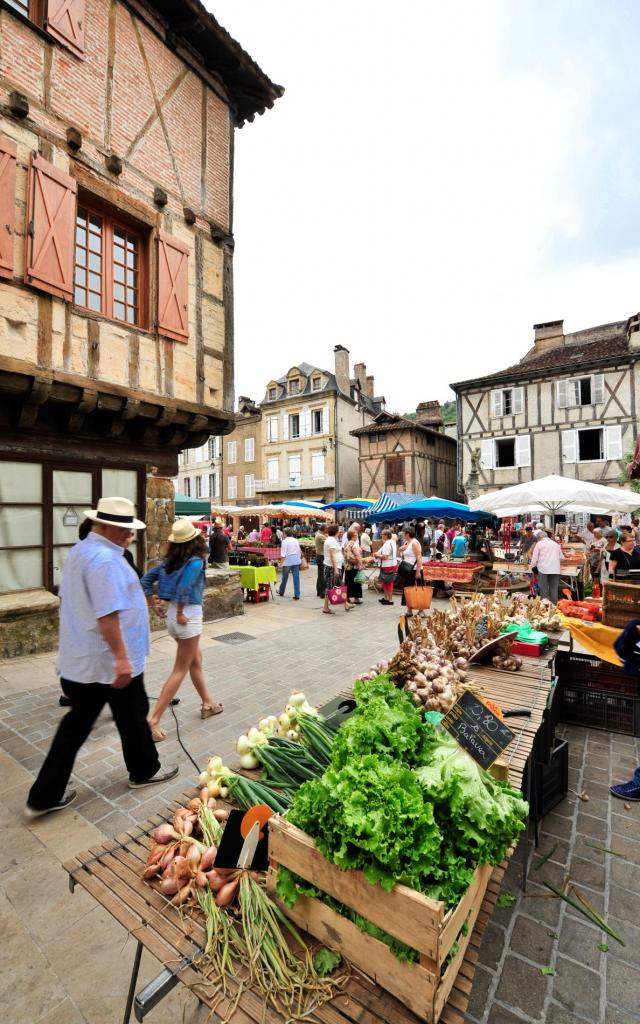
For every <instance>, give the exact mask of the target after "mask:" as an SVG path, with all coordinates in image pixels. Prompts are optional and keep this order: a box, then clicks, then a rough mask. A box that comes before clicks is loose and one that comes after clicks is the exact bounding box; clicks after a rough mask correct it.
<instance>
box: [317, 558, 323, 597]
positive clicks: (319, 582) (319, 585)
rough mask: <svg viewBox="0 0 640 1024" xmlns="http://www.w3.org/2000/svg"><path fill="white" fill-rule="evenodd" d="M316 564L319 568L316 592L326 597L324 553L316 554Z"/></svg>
mask: <svg viewBox="0 0 640 1024" xmlns="http://www.w3.org/2000/svg"><path fill="white" fill-rule="evenodd" d="M316 566H317V569H318V579H317V580H316V594H317V595H318V597H324V555H316Z"/></svg>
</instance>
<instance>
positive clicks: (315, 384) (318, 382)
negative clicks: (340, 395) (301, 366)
mask: <svg viewBox="0 0 640 1024" xmlns="http://www.w3.org/2000/svg"><path fill="white" fill-rule="evenodd" d="M321 387H322V377H314V378H313V379H312V381H311V390H312V391H319V390H320V388H321Z"/></svg>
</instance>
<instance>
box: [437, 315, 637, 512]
mask: <svg viewBox="0 0 640 1024" xmlns="http://www.w3.org/2000/svg"><path fill="white" fill-rule="evenodd" d="M534 331H535V336H534V345H533V347H532V348H531V349H530V350H529V352H527V353H526V355H525V356H524V357H523V358H522V359H521V360H520V362H519V363H516V364H515V365H513V366H511V367H509V368H507V369H506V370H501V371H499V372H497V373H493V374H489V375H487V376H485V377H480V378H476V379H473V380H467V381H462V382H459V383H456V384H452V385H451V387H452V388H453V390H454V391H455V393H456V396H457V428H458V484H459V486H460V488H461V489H463V488H464V484H465V481H466V480H467V479H468V477H469V473H470V471H471V458H472V455H473V453H474V451H475V450H477V451H478V452H479V455H480V480H479V489H480V493H482V492H483V491H492V490H495V489H498V488H501V487H508V486H510V485H511V484H516V483H521V482H523V481H527V480H533V479H536V478H537V477H541V476H547V475H548V474H550V473H557V474H560V475H562V476H568V477H575V478H576V479H580V480H589V481H592V482H596V483H601V484H607V485H610V486H616V485H620V474H621V464H620V459H621V458H622V456H623V454H624V453H625V452H627V451H629V450H632V449H633V447H634V445H635V442H636V438H637V435H638V403H639V401H640V377H639V373H638V365H637V364H638V361H639V360H640V330H639V320H638V317H637V316H634V317H631V318H630V319H629V320H621V321H617V322H615V323H611V324H604V325H601V326H598V327H591V328H587V329H586V330H581V331H575V332H573V333H570V334H565V333H564V329H563V321H561V320H559V321H553V322H550V323H544V324H537V325H536V326H535V327H534Z"/></svg>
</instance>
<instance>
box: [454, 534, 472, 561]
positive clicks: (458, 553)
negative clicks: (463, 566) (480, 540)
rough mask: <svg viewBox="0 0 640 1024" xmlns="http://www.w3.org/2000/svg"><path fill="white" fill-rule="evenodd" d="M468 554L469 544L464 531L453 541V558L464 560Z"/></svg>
mask: <svg viewBox="0 0 640 1024" xmlns="http://www.w3.org/2000/svg"><path fill="white" fill-rule="evenodd" d="M468 552H469V542H468V541H467V538H466V534H465V532H464V530H461V531H460V533H458V534H456V536H455V537H454V538H453V540H452V541H451V557H452V558H464V557H465V555H466V554H468Z"/></svg>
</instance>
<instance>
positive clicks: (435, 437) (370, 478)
mask: <svg viewBox="0 0 640 1024" xmlns="http://www.w3.org/2000/svg"><path fill="white" fill-rule="evenodd" d="M436 405H437V403H432V402H427V403H422V404H421V405H419V406H418V410H417V413H416V419H409V418H408V417H406V416H398V415H395V414H393V413H387V412H381V413H380V414H379V415H378V416H376V417H375V419H374V420H373V422H372V423H368V424H366V425H364V426H361V427H358V428H357V429H356V430H352V431H351V433H352V434H353V436H354V437H356V438H357V439H358V442H359V446H360V460H359V461H360V491H359V493H360V495H361V496H362V497H363V498H379V497H380V495H381V494H383V493H384V492H385V491H393V492H408V493H410V494H424V495H426V496H427V497H431V496H435V495H437V496H438V497H439V498H446V499H447V500H450V501H457V500H458V487H457V483H456V448H457V443H456V440H455V438H452V437H448V436H447V435H446V434H445V433H443V432H442V430H440V429H438V424H439V425H440V426H441V425H442V416H441V415H440V413H439V407H438V409H436V408H435V406H436ZM423 417H424V421H423Z"/></svg>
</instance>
